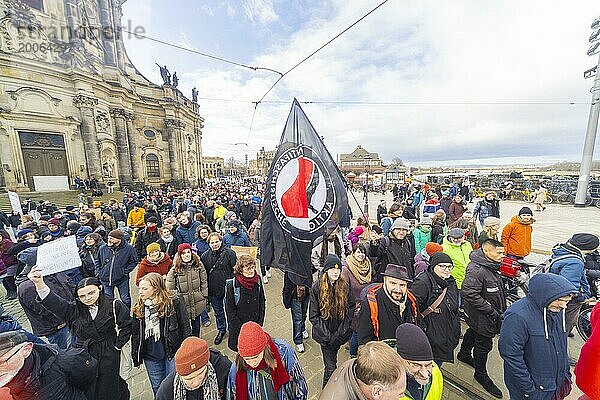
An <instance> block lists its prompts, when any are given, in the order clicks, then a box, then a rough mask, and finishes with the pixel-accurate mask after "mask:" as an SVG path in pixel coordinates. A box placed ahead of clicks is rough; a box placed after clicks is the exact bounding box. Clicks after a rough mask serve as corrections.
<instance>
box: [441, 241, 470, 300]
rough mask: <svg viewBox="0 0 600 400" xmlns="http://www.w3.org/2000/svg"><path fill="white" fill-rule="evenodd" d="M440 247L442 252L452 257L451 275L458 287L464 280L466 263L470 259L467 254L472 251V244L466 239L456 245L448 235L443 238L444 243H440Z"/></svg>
mask: <svg viewBox="0 0 600 400" xmlns="http://www.w3.org/2000/svg"><path fill="white" fill-rule="evenodd" d="M442 247H443V248H444V253H446V254H448V255H449V256H450V258H451V259H452V264H454V268H453V269H452V276H453V277H454V279H456V286H458V288H459V289H460V288H461V286H462V283H463V281H464V280H465V273H466V272H467V264H469V262H470V261H471V259H470V258H469V256H470V255H471V252H472V251H473V246H471V243H469V242H468V241H466V240H465V242H464V243H463V244H462V245H460V246H457V245H455V244H453V243H450V241H449V240H448V236H446V237H445V238H444V243H442Z"/></svg>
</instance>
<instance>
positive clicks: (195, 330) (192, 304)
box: [167, 243, 208, 337]
mask: <svg viewBox="0 0 600 400" xmlns="http://www.w3.org/2000/svg"><path fill="white" fill-rule="evenodd" d="M167 289H169V290H177V291H178V292H179V294H180V295H181V297H183V300H184V302H185V307H186V309H187V313H188V317H190V321H191V323H192V336H197V337H200V322H201V314H202V313H203V312H204V311H206V306H207V301H208V278H207V275H206V269H205V268H204V264H202V261H200V257H198V256H197V255H196V254H194V252H193V251H192V246H190V245H189V244H187V243H182V244H180V245H179V246H178V247H177V255H176V256H175V260H174V261H173V268H171V269H170V270H169V273H168V274H167Z"/></svg>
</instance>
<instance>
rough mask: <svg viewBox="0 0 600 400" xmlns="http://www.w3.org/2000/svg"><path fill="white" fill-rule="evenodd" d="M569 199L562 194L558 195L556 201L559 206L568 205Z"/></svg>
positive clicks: (565, 194)
mask: <svg viewBox="0 0 600 400" xmlns="http://www.w3.org/2000/svg"><path fill="white" fill-rule="evenodd" d="M569 197H570V196H569V195H568V194H567V193H562V194H559V195H558V199H557V200H558V202H559V203H560V204H569V203H570V202H571V201H570V198H569Z"/></svg>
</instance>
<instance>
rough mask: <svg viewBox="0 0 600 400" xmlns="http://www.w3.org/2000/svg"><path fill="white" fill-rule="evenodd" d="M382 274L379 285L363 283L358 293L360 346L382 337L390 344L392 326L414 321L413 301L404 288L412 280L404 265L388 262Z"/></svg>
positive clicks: (392, 338) (410, 294) (392, 332)
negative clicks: (359, 299)
mask: <svg viewBox="0 0 600 400" xmlns="http://www.w3.org/2000/svg"><path fill="white" fill-rule="evenodd" d="M382 275H383V284H381V283H379V284H374V285H370V286H367V287H366V288H364V289H363V291H364V292H363V293H364V294H365V297H364V298H363V293H361V299H362V300H361V307H360V316H359V321H358V343H359V344H360V345H363V344H365V343H367V342H370V341H372V340H385V341H388V340H390V342H391V343H392V344H393V342H394V341H395V338H396V328H398V326H400V325H401V324H403V323H405V322H408V323H412V324H415V323H417V316H418V312H417V301H416V299H415V297H414V296H413V295H412V293H411V292H410V291H409V290H408V285H409V284H410V283H412V279H411V278H410V277H409V275H408V271H407V270H406V267H403V266H401V265H394V264H388V266H387V267H386V269H385V272H384V273H383V274H382Z"/></svg>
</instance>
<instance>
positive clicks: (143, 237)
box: [134, 217, 177, 260]
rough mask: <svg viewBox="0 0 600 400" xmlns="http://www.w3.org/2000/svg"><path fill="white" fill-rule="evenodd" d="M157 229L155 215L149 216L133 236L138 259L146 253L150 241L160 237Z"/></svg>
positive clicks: (156, 240) (153, 241)
mask: <svg viewBox="0 0 600 400" xmlns="http://www.w3.org/2000/svg"><path fill="white" fill-rule="evenodd" d="M159 229H160V228H159V227H158V219H157V218H156V217H149V218H147V219H146V227H145V228H144V229H141V230H140V231H139V232H138V233H137V235H136V236H135V245H134V247H135V252H136V253H137V256H138V260H141V259H142V258H144V257H146V256H147V255H148V254H147V253H146V247H148V245H149V244H150V243H155V242H158V240H159V239H160V232H159ZM176 247H177V246H176Z"/></svg>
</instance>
